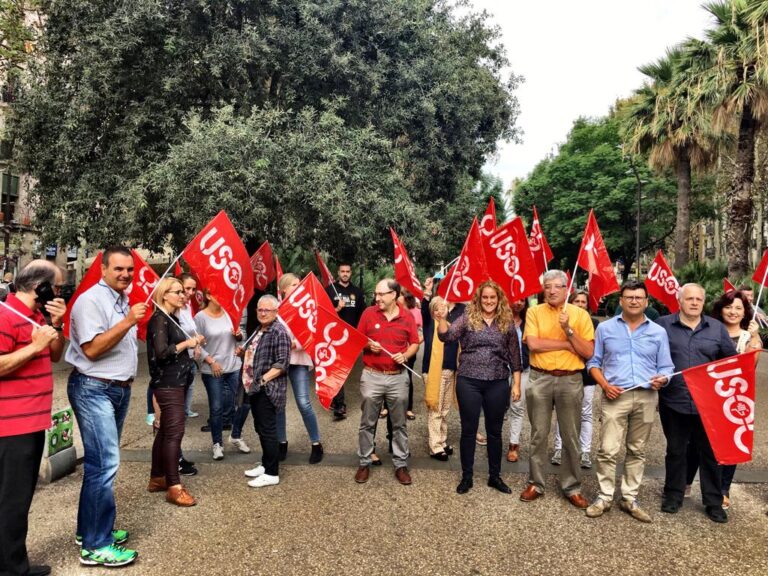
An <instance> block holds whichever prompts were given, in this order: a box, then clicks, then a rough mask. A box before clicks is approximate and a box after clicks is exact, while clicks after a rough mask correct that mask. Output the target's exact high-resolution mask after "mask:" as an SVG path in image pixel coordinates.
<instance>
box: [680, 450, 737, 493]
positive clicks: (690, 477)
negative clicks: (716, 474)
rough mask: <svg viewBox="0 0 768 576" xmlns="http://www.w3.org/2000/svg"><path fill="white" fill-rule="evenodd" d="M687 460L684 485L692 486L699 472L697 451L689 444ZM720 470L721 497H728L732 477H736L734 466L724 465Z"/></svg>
mask: <svg viewBox="0 0 768 576" xmlns="http://www.w3.org/2000/svg"><path fill="white" fill-rule="evenodd" d="M686 458H687V460H688V464H687V468H688V470H687V472H686V478H685V483H686V484H693V481H694V480H695V479H696V472H698V471H699V451H698V449H697V447H696V445H695V444H694V443H693V442H691V443H689V444H688V454H687V455H686ZM721 468H722V483H721V484H720V491H721V492H722V493H723V496H730V494H731V484H733V477H734V476H735V475H736V464H725V465H723V466H721Z"/></svg>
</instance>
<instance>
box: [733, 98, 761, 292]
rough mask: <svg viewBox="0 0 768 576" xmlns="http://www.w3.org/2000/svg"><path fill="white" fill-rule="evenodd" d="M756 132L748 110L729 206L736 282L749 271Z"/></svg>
mask: <svg viewBox="0 0 768 576" xmlns="http://www.w3.org/2000/svg"><path fill="white" fill-rule="evenodd" d="M756 129H757V122H756V121H755V120H754V118H752V110H751V108H750V107H749V106H745V107H744V111H743V113H742V116H741V121H740V123H739V141H738V148H737V150H736V169H735V171H734V173H733V181H732V184H731V193H730V198H729V204H728V235H727V239H728V250H727V252H728V276H729V277H730V278H731V280H732V281H734V282H737V281H739V280H741V279H742V278H743V277H744V276H746V275H747V269H748V267H749V239H750V224H751V223H752V183H753V181H754V179H755V133H756Z"/></svg>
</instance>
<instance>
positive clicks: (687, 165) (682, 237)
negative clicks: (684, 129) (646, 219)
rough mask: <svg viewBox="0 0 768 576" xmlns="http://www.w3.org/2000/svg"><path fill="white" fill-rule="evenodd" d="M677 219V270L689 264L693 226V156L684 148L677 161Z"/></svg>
mask: <svg viewBox="0 0 768 576" xmlns="http://www.w3.org/2000/svg"><path fill="white" fill-rule="evenodd" d="M675 177H676V178H677V219H676V221H675V264H674V266H675V270H680V268H682V267H683V266H685V265H686V264H688V255H689V251H688V235H689V234H690V227H691V158H690V156H689V155H688V150H687V149H686V150H683V151H682V152H680V154H679V155H678V157H677V162H676V163H675Z"/></svg>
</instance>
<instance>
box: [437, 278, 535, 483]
mask: <svg viewBox="0 0 768 576" xmlns="http://www.w3.org/2000/svg"><path fill="white" fill-rule="evenodd" d="M435 320H436V321H437V322H438V326H437V337H438V338H439V339H440V341H442V342H456V341H458V342H459V345H460V350H461V351H460V352H459V367H458V370H457V381H456V397H457V399H458V401H459V416H460V418H461V440H460V444H459V445H460V446H461V473H462V475H461V482H460V483H459V485H458V486H457V487H456V492H458V493H459V494H465V493H467V492H468V491H469V490H470V489H471V488H472V474H473V468H474V460H475V435H476V434H477V426H478V423H479V421H480V411H481V410H482V411H483V414H484V415H485V429H486V433H487V435H488V486H490V487H491V488H495V489H496V490H498V491H499V492H503V493H504V494H510V493H511V492H512V491H511V490H510V488H509V486H507V485H506V484H505V483H504V481H503V480H502V479H501V428H502V425H503V423H504V413H505V412H506V410H507V408H508V407H509V400H510V390H509V375H510V373H512V375H513V385H512V399H513V400H515V401H516V400H518V399H519V398H520V375H521V371H522V364H521V361H520V345H519V343H518V339H517V330H516V327H515V323H514V320H513V317H512V310H511V309H510V307H509V303H508V301H507V297H506V295H505V294H504V291H503V290H502V289H501V287H500V286H499V285H498V284H496V282H493V281H492V280H488V281H486V282H483V283H482V284H480V286H479V287H478V288H477V291H476V292H475V294H474V296H473V297H472V300H471V301H470V303H469V304H468V305H467V308H466V311H465V312H464V314H463V315H462V316H461V317H460V318H459V319H458V320H456V321H455V322H454V323H453V324H448V320H447V318H446V309H445V308H442V307H441V308H439V309H437V310H435Z"/></svg>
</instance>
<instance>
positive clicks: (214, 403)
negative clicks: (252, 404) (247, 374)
mask: <svg viewBox="0 0 768 576" xmlns="http://www.w3.org/2000/svg"><path fill="white" fill-rule="evenodd" d="M201 376H202V377H203V384H205V390H206V392H208V409H209V412H210V414H209V416H208V424H209V426H210V427H211V438H212V439H213V443H214V444H221V443H222V439H221V438H222V434H221V431H222V428H223V426H224V422H231V423H232V437H233V438H240V434H241V433H242V429H243V423H244V422H245V417H246V416H247V415H248V407H247V406H245V407H244V408H240V409H238V410H236V409H235V395H236V394H237V391H238V390H237V387H238V386H239V385H240V372H239V371H234V372H226V373H225V374H222V375H221V376H219V377H218V378H217V377H215V376H214V375H213V374H201Z"/></svg>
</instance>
